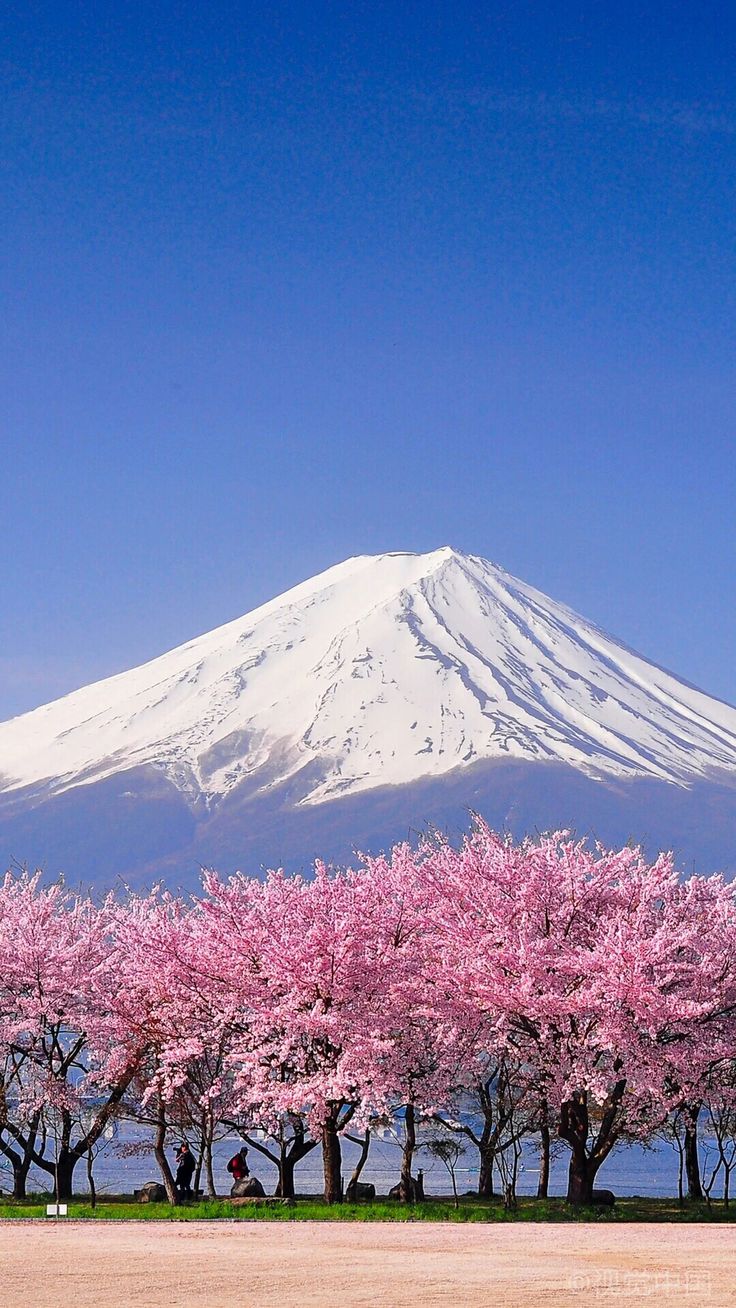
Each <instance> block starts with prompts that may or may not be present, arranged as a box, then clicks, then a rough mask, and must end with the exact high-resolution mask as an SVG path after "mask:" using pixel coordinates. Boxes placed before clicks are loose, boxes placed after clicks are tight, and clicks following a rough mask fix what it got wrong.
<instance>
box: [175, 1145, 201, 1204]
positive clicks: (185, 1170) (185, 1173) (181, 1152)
mask: <svg viewBox="0 0 736 1308" xmlns="http://www.w3.org/2000/svg"><path fill="white" fill-rule="evenodd" d="M195 1167H196V1163H195V1161H194V1154H193V1153H192V1151H191V1149H190V1148H189V1145H188V1144H187V1142H186V1140H184V1141H183V1142H182V1144H180V1145H179V1149H178V1152H177V1155H176V1188H177V1190H178V1192H179V1196H180V1198H182V1199H191V1198H192V1177H193V1176H194V1169H195Z"/></svg>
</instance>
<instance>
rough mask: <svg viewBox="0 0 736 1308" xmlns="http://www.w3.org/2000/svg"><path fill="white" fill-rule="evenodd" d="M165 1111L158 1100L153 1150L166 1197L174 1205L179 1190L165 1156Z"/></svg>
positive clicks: (177, 1200) (176, 1202)
mask: <svg viewBox="0 0 736 1308" xmlns="http://www.w3.org/2000/svg"><path fill="white" fill-rule="evenodd" d="M165 1144H166V1112H165V1110H164V1106H163V1103H162V1101H161V1100H159V1107H158V1118H157V1122H156V1140H155V1143H154V1146H153V1152H154V1155H155V1158H156V1162H157V1163H158V1166H159V1170H160V1172H161V1177H162V1179H163V1183H164V1186H165V1187H166V1197H167V1199H168V1201H169V1203H170V1204H174V1205H175V1206H176V1205H177V1204H178V1203H179V1191H178V1190H177V1188H176V1184H175V1182H174V1177H173V1174H172V1171H171V1168H170V1167H169V1160H168V1158H167V1157H166V1149H165Z"/></svg>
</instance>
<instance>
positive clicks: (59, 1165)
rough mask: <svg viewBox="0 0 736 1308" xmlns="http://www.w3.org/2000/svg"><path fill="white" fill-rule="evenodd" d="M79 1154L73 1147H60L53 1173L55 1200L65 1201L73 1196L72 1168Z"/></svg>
mask: <svg viewBox="0 0 736 1308" xmlns="http://www.w3.org/2000/svg"><path fill="white" fill-rule="evenodd" d="M78 1162H79V1154H78V1153H76V1151H75V1150H74V1149H60V1150H59V1157H58V1159H57V1162H56V1167H55V1169H54V1174H55V1176H56V1187H55V1188H56V1202H57V1203H67V1202H68V1201H69V1200H70V1199H71V1198H72V1196H73V1183H74V1168H75V1167H76V1165H77V1163H78Z"/></svg>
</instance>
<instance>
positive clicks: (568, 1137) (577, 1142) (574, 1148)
mask: <svg viewBox="0 0 736 1308" xmlns="http://www.w3.org/2000/svg"><path fill="white" fill-rule="evenodd" d="M617 1070H618V1069H617ZM625 1089H626V1081H625V1079H623V1078H622V1079H621V1080H620V1081H617V1082H616V1084H615V1086H614V1088H613V1090H612V1091H611V1093H610V1095H609V1096H608V1099H607V1100H606V1107H605V1111H604V1113H603V1116H602V1118H601V1123H600V1126H599V1128H598V1134H597V1135H596V1137H595V1140H594V1141H593V1144H592V1147H591V1148H590V1149H589V1148H588V1132H589V1126H590V1118H589V1116H588V1096H587V1092H586V1091H584V1090H575V1091H573V1093H572V1095H571V1096H570V1098H569V1099H566V1100H565V1101H564V1103H563V1104H562V1105H561V1107H560V1124H559V1127H558V1134H559V1136H560V1139H561V1140H564V1141H566V1143H567V1144H568V1145H569V1146H570V1170H569V1172H568V1179H567V1202H568V1203H569V1204H574V1205H575V1206H576V1207H577V1206H579V1205H580V1204H590V1203H592V1201H593V1183H594V1181H595V1178H596V1174H597V1172H598V1168H599V1167H600V1166H601V1164H602V1163H604V1162H605V1160H606V1159H607V1157H608V1155H609V1154H610V1152H611V1150H612V1149H613V1147H614V1145H615V1144H616V1141H617V1140H618V1138H619V1128H618V1126H617V1116H618V1111H619V1108H620V1106H621V1100H622V1099H623V1096H624V1091H625Z"/></svg>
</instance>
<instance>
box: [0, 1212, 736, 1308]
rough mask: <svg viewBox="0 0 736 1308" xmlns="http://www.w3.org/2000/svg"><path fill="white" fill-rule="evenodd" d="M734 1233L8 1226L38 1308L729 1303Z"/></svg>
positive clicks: (11, 1266)
mask: <svg viewBox="0 0 736 1308" xmlns="http://www.w3.org/2000/svg"><path fill="white" fill-rule="evenodd" d="M735 1276H736V1228H734V1227H728V1226H707V1227H705V1226H702V1227H701V1226H684V1227H683V1226H679V1227H678V1226H645V1225H641V1226H638V1225H637V1226H633V1225H632V1226H628V1225H627V1226H616V1227H610V1226H596V1227H592V1226H591V1227H585V1226H554V1225H533V1224H528V1223H525V1224H524V1225H518V1226H449V1225H447V1226H443V1225H439V1224H437V1225H434V1224H433V1225H426V1226H425V1225H422V1226H419V1225H403V1224H402V1225H396V1226H390V1225H383V1224H381V1225H378V1224H375V1225H373V1224H371V1225H333V1224H330V1225H326V1224H321V1223H316V1224H312V1223H299V1224H298V1225H297V1224H293V1225H292V1224H289V1225H283V1226H282V1225H278V1226H276V1225H271V1224H265V1223H264V1224H263V1225H257V1226H256V1225H255V1224H253V1225H252V1224H250V1223H247V1224H246V1223H243V1224H240V1225H235V1224H227V1225H221V1224H218V1225H214V1224H208V1223H205V1222H196V1223H195V1222H192V1223H189V1222H188V1223H186V1224H182V1225H164V1224H156V1225H153V1224H151V1223H148V1222H146V1223H140V1224H138V1223H134V1224H129V1223H128V1224H114V1225H107V1224H104V1225H103V1224H102V1223H99V1224H96V1225H94V1226H92V1225H85V1224H84V1223H70V1224H69V1225H66V1224H64V1225H62V1224H59V1225H55V1226H51V1225H48V1226H46V1225H44V1226H42V1227H39V1226H37V1225H31V1224H25V1223H24V1224H10V1223H3V1224H1V1225H0V1292H1V1295H2V1302H3V1304H7V1305H12V1308H15V1305H16V1304H17V1305H28V1308H47V1306H48V1308H52V1305H53V1308H57V1305H73V1308H113V1306H114V1308H119V1306H120V1305H128V1304H135V1305H140V1308H158V1305H167V1308H178V1306H179V1305H181V1306H182V1308H183V1306H184V1305H186V1306H187V1308H191V1306H192V1305H197V1306H198V1308H225V1306H228V1308H229V1305H231V1304H233V1305H234V1304H237V1305H242V1308H317V1306H318V1305H319V1308H323V1305H324V1306H327V1305H330V1308H404V1306H405V1305H406V1308H409V1305H411V1308H417V1306H418V1305H421V1306H422V1308H423V1306H424V1305H436V1304H442V1305H453V1308H455V1306H457V1308H480V1305H483V1308H486V1306H488V1308H510V1306H511V1305H513V1308H517V1306H518V1308H522V1306H523V1308H532V1306H534V1308H537V1306H540V1308H544V1306H545V1305H555V1306H556V1308H572V1306H573V1305H574V1306H575V1308H579V1306H580V1305H583V1304H585V1305H587V1306H588V1308H590V1306H591V1305H609V1304H610V1305H617V1306H622V1308H629V1306H630V1305H631V1308H633V1306H634V1305H636V1306H637V1308H640V1306H641V1305H646V1304H648V1303H651V1304H656V1305H657V1308H669V1305H675V1304H677V1305H678V1308H704V1306H705V1305H707V1306H708V1308H713V1306H715V1308H727V1306H728V1305H731V1304H733V1305H736V1289H734V1278H735Z"/></svg>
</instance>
